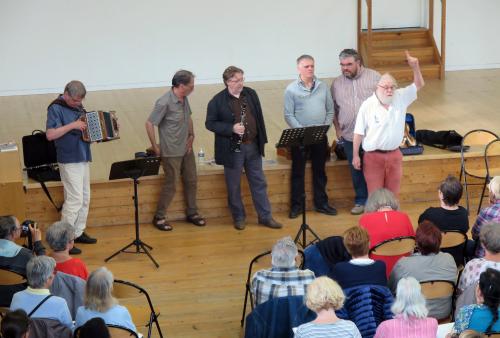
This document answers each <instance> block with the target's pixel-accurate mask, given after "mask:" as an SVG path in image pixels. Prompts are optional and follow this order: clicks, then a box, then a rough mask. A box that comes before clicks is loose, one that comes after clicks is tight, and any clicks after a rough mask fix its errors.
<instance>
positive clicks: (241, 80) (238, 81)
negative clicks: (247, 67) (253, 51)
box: [227, 77, 245, 84]
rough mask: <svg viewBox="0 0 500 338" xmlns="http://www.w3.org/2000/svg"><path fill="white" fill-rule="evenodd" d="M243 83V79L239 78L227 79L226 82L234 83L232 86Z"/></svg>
mask: <svg viewBox="0 0 500 338" xmlns="http://www.w3.org/2000/svg"><path fill="white" fill-rule="evenodd" d="M244 81H245V78H244V77H242V78H239V79H229V80H227V82H229V83H234V84H236V83H243V82H244Z"/></svg>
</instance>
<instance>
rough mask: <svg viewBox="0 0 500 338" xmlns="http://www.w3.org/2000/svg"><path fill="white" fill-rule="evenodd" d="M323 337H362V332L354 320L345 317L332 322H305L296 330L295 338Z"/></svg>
mask: <svg viewBox="0 0 500 338" xmlns="http://www.w3.org/2000/svg"><path fill="white" fill-rule="evenodd" d="M322 337H325V338H326V337H328V338H336V337H338V338H361V333H359V330H358V328H357V327H356V325H355V324H354V323H353V322H351V321H350V320H343V319H339V320H338V321H336V322H335V323H330V324H317V323H313V322H309V323H305V324H302V325H300V326H299V327H298V328H297V331H296V332H295V338H322Z"/></svg>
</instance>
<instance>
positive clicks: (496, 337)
mask: <svg viewBox="0 0 500 338" xmlns="http://www.w3.org/2000/svg"><path fill="white" fill-rule="evenodd" d="M484 335H485V336H486V337H490V338H500V332H490V333H485V334H484Z"/></svg>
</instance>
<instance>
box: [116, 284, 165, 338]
mask: <svg viewBox="0 0 500 338" xmlns="http://www.w3.org/2000/svg"><path fill="white" fill-rule="evenodd" d="M113 296H115V297H116V298H118V299H119V300H120V302H121V301H122V300H124V302H123V304H124V305H126V307H127V309H128V311H129V312H130V315H131V316H132V320H133V322H134V324H135V325H136V327H137V330H138V331H141V329H143V328H144V327H147V328H148V333H147V336H146V337H148V338H150V337H151V331H152V328H153V322H154V323H155V324H156V329H157V330H158V333H159V335H160V337H161V338H163V334H162V332H161V329H160V324H159V323H158V316H159V315H160V314H159V313H156V311H155V309H154V307H153V302H152V301H151V298H150V297H149V294H148V293H147V291H146V290H144V289H143V288H142V287H140V286H139V285H137V284H134V283H131V282H127V281H123V280H118V279H115V281H114V283H113ZM143 297H146V301H147V305H137V299H138V298H143ZM134 298H135V299H134Z"/></svg>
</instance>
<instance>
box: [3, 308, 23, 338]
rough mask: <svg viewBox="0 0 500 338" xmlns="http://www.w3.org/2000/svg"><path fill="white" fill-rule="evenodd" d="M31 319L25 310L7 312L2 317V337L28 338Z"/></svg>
mask: <svg viewBox="0 0 500 338" xmlns="http://www.w3.org/2000/svg"><path fill="white" fill-rule="evenodd" d="M29 324H30V319H29V318H28V315H27V314H26V312H24V311H23V310H16V311H11V312H7V313H6V314H5V315H3V317H2V327H1V329H0V332H1V334H0V336H1V337H3V338H28V337H29V332H30V330H29V329H30V328H29Z"/></svg>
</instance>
